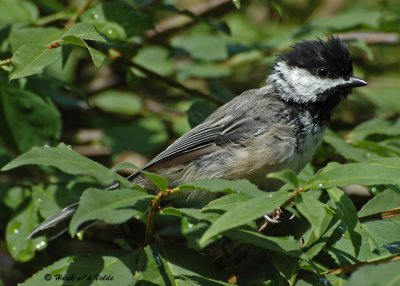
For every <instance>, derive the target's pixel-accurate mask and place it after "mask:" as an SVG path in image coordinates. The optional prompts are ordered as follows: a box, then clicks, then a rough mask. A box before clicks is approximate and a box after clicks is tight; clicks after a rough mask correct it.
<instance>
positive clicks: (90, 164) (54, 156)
mask: <svg viewBox="0 0 400 286" xmlns="http://www.w3.org/2000/svg"><path fill="white" fill-rule="evenodd" d="M31 164H35V165H44V166H52V167H55V168H58V169H60V170H61V171H63V172H65V173H67V174H72V175H89V176H92V177H95V178H96V179H98V180H99V181H100V182H109V181H110V179H113V180H117V181H120V182H121V183H123V185H127V186H129V185H130V183H129V181H127V180H126V179H125V178H123V177H121V176H120V175H118V174H116V173H112V172H110V170H108V169H107V168H106V167H104V166H103V165H100V164H99V163H97V162H94V161H92V160H90V159H88V158H86V157H83V156H81V155H79V154H78V153H76V152H75V151H73V150H71V148H69V147H68V146H66V145H65V144H62V143H61V144H59V145H58V146H57V147H33V148H32V149H31V150H30V151H28V152H26V153H24V154H22V155H20V156H18V157H17V158H15V159H14V160H13V161H11V162H9V163H8V164H7V165H5V166H4V167H3V168H2V169H1V170H2V171H8V170H11V169H14V168H17V167H20V166H24V165H31Z"/></svg>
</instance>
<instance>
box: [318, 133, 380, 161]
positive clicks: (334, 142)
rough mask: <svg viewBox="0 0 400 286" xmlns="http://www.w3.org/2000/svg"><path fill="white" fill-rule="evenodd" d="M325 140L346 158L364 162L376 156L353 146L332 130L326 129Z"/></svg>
mask: <svg viewBox="0 0 400 286" xmlns="http://www.w3.org/2000/svg"><path fill="white" fill-rule="evenodd" d="M324 142H325V143H328V144H329V145H331V146H332V147H333V148H334V149H335V151H336V152H337V153H339V154H340V155H342V156H343V157H344V158H346V159H349V160H352V161H356V162H362V161H366V160H368V159H373V158H374V157H376V156H373V154H370V153H369V152H367V151H365V150H362V149H359V148H355V147H353V146H351V145H350V144H348V143H346V142H345V141H344V140H343V139H342V138H340V137H339V136H338V135H337V134H335V133H334V132H332V131H331V130H327V131H326V133H325V136H324Z"/></svg>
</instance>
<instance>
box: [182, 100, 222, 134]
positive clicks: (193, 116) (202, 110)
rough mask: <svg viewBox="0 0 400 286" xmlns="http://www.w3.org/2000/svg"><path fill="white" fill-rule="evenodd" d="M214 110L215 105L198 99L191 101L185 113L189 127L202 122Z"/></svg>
mask: <svg viewBox="0 0 400 286" xmlns="http://www.w3.org/2000/svg"><path fill="white" fill-rule="evenodd" d="M215 109H216V106H215V104H214V103H212V102H210V101H208V100H203V99H198V100H195V101H193V103H192V105H191V106H190V108H189V110H188V111H187V115H188V120H189V124H190V126H192V127H195V126H197V125H198V124H200V123H201V122H203V121H204V120H205V119H206V118H207V117H208V116H209V115H210V114H211V113H212V112H213V111H214V110H215Z"/></svg>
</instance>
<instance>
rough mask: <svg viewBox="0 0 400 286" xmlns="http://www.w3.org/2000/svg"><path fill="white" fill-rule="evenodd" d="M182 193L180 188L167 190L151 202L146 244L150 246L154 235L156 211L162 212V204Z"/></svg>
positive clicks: (147, 221)
mask: <svg viewBox="0 0 400 286" xmlns="http://www.w3.org/2000/svg"><path fill="white" fill-rule="evenodd" d="M178 192H180V189H179V188H175V189H172V190H171V189H167V190H166V191H165V192H163V191H160V192H159V193H158V194H157V196H156V197H155V198H154V199H153V200H152V201H151V204H150V205H151V208H150V210H149V214H148V215H147V220H146V233H145V238H144V244H145V245H148V244H149V243H150V242H151V240H152V238H153V233H154V214H155V212H156V211H160V204H161V203H162V202H163V201H164V200H165V199H166V198H168V197H169V196H170V195H172V194H175V193H178Z"/></svg>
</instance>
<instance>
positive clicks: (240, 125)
mask: <svg viewBox="0 0 400 286" xmlns="http://www.w3.org/2000/svg"><path fill="white" fill-rule="evenodd" d="M265 132H266V129H265V126H264V124H262V123H261V122H259V121H258V120H257V119H255V118H252V117H244V118H241V119H240V120H236V119H235V118H233V119H230V120H225V122H224V123H221V124H212V122H207V121H206V122H204V123H203V124H200V125H198V126H197V127H195V128H194V129H192V130H191V131H189V132H188V133H186V134H185V135H183V136H182V137H180V138H179V139H178V140H176V141H175V142H174V143H173V144H172V145H170V146H169V147H168V148H167V149H165V151H163V152H161V153H160V154H159V155H157V156H156V157H155V158H154V159H153V160H151V161H150V162H149V163H148V164H147V165H146V166H145V167H144V168H143V169H145V170H146V169H147V170H149V169H156V168H157V167H158V166H159V165H164V163H168V162H169V161H172V160H174V162H185V161H189V160H191V159H193V157H195V156H197V155H198V154H204V153H207V152H208V151H211V150H213V149H214V148H221V147H223V146H225V145H227V144H230V145H232V144H242V143H243V142H244V141H246V140H248V139H249V138H251V137H254V136H259V135H261V134H263V133H265ZM239 148H240V147H239ZM202 150H204V152H201V151H202ZM138 174H139V172H135V173H133V174H131V175H130V176H129V177H128V178H127V179H133V178H135V177H136V176H137V175H138Z"/></svg>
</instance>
